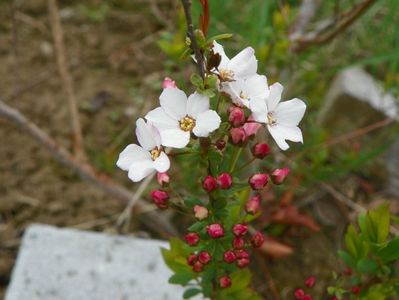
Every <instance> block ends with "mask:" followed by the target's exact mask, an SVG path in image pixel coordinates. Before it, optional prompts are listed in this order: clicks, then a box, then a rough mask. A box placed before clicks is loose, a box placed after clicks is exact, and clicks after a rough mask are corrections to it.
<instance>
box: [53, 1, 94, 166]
mask: <svg viewBox="0 0 399 300" xmlns="http://www.w3.org/2000/svg"><path fill="white" fill-rule="evenodd" d="M47 4H48V11H49V17H50V24H51V30H52V34H53V39H54V46H55V51H56V57H57V65H58V71H59V73H60V76H61V80H62V86H63V88H64V90H65V93H66V95H67V98H68V104H69V111H70V114H71V123H72V124H71V125H72V131H73V147H74V155H75V156H76V158H77V159H78V160H79V161H87V157H86V154H85V151H84V147H83V139H82V129H81V126H80V121H79V112H78V106H77V100H76V95H75V90H74V85H73V81H72V77H71V74H70V72H69V69H68V63H67V58H66V54H65V46H64V32H63V29H62V24H61V18H60V15H59V12H58V7H57V0H48V3H47Z"/></svg>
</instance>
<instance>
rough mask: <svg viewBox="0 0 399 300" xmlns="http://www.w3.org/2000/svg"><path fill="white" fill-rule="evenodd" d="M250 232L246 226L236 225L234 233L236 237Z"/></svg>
mask: <svg viewBox="0 0 399 300" xmlns="http://www.w3.org/2000/svg"><path fill="white" fill-rule="evenodd" d="M247 232H248V226H247V225H245V224H235V225H234V226H233V233H234V235H235V236H241V235H245V234H246V233H247Z"/></svg>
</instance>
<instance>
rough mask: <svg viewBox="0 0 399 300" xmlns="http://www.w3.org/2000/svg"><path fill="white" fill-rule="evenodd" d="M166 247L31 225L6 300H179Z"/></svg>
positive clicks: (180, 291)
mask: <svg viewBox="0 0 399 300" xmlns="http://www.w3.org/2000/svg"><path fill="white" fill-rule="evenodd" d="M161 246H163V247H167V243H165V242H163V241H157V240H144V239H137V238H128V237H120V236H112V235H106V234H100V233H93V232H84V231H78V230H74V229H59V228H55V227H51V226H46V225H32V226H30V227H29V228H28V229H27V231H26V232H25V235H24V238H23V241H22V245H21V248H20V251H19V255H18V259H17V262H16V266H15V267H14V271H13V274H12V280H11V283H10V286H9V288H8V291H7V294H6V298H5V300H168V299H170V300H176V299H182V294H183V288H182V287H180V286H176V285H170V284H168V278H169V277H170V275H171V271H169V269H167V267H166V266H165V265H164V263H163V261H162V257H161V254H160V247H161Z"/></svg>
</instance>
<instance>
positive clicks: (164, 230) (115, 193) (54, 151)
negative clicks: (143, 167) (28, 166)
mask: <svg viewBox="0 0 399 300" xmlns="http://www.w3.org/2000/svg"><path fill="white" fill-rule="evenodd" d="M0 117H3V118H5V119H7V120H8V121H10V122H12V123H14V124H16V125H18V126H19V127H20V128H21V129H23V130H24V131H26V132H27V133H28V134H30V135H31V136H32V137H33V138H34V139H35V140H36V141H37V142H38V143H39V144H41V145H42V146H43V147H44V148H46V149H47V150H48V151H49V152H50V154H51V155H52V156H53V157H54V158H55V159H56V160H57V161H58V162H60V163H61V164H62V165H64V166H65V167H67V168H69V169H71V170H73V171H74V172H76V173H77V174H78V175H79V176H80V177H81V178H82V179H84V180H86V181H88V182H89V183H91V184H92V185H94V186H95V187H97V188H99V189H100V190H102V191H103V192H104V193H105V194H107V195H109V196H111V197H113V198H116V199H118V200H120V201H121V202H122V203H125V204H126V203H129V201H130V199H131V198H132V197H133V195H132V194H131V193H130V191H128V190H127V189H125V188H124V187H121V186H119V185H116V184H115V183H113V182H112V181H111V180H110V178H109V177H108V176H106V175H104V174H101V173H99V172H98V171H96V170H95V168H94V167H93V166H91V165H89V164H88V163H82V162H81V161H78V160H77V159H76V158H75V157H73V156H72V155H71V154H70V153H69V152H68V150H66V149H65V148H64V147H63V146H62V145H60V144H58V143H57V142H56V141H55V140H54V139H52V138H51V137H50V136H49V135H48V134H47V133H45V132H44V131H43V130H42V129H41V128H39V127H38V126H37V125H35V124H34V123H32V122H31V121H30V120H28V119H27V118H26V117H25V116H24V115H22V114H21V113H20V112H19V111H18V110H16V109H13V108H11V107H10V106H8V105H7V104H5V103H4V102H3V101H1V100H0ZM146 206H147V205H146V204H145V203H144V202H143V200H141V199H139V200H138V201H137V202H136V205H135V212H136V213H138V212H140V211H145V210H146ZM143 219H144V220H146V221H145V222H144V224H145V225H146V226H148V227H150V228H151V229H152V230H154V231H156V232H158V233H159V234H160V235H161V236H163V237H169V236H171V235H176V230H175V229H174V228H173V226H172V225H171V224H170V222H169V221H167V220H166V219H165V218H164V217H163V215H162V214H160V213H158V212H156V211H152V212H148V213H146V214H145V216H144V217H143Z"/></svg>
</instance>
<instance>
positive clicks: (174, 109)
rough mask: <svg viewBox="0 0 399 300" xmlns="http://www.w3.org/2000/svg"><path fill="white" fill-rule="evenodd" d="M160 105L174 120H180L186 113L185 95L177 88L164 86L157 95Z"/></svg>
mask: <svg viewBox="0 0 399 300" xmlns="http://www.w3.org/2000/svg"><path fill="white" fill-rule="evenodd" d="M159 101H160V103H161V107H162V108H163V109H164V110H165V112H166V113H167V115H168V116H169V117H171V118H172V119H174V120H180V119H181V118H183V117H185V116H186V114H187V110H186V107H187V96H186V94H185V93H184V92H183V91H182V90H180V89H178V88H166V89H164V90H163V92H162V94H161V96H159Z"/></svg>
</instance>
